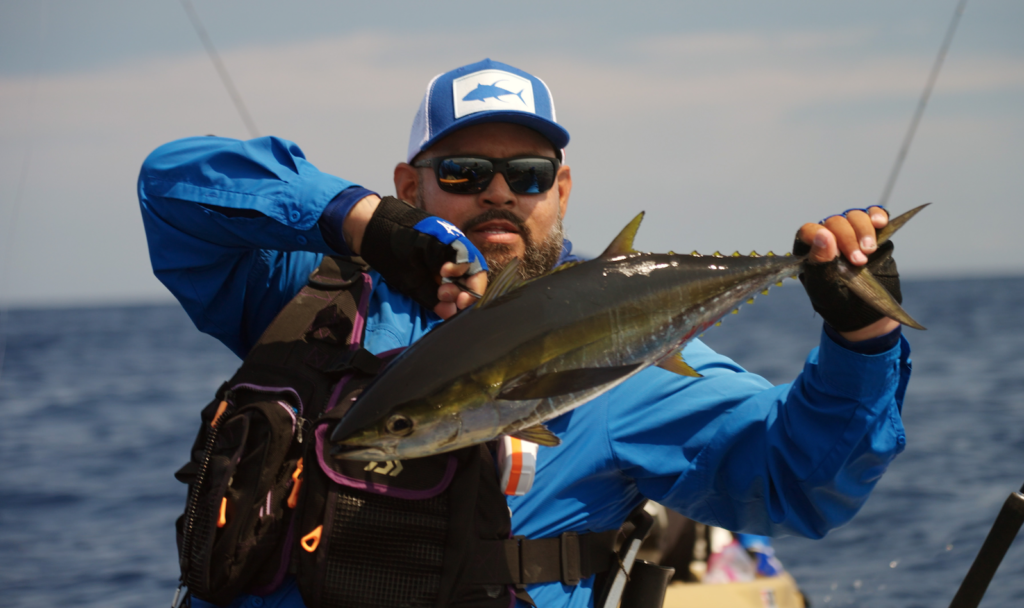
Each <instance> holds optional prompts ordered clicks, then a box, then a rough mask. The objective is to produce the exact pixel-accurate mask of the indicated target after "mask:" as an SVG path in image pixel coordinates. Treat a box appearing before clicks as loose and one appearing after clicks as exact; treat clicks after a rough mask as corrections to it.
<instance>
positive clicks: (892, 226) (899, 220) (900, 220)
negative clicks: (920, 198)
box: [875, 203, 931, 245]
mask: <svg viewBox="0 0 1024 608" xmlns="http://www.w3.org/2000/svg"><path fill="white" fill-rule="evenodd" d="M928 205H931V203H925V204H923V205H921V206H919V207H914V208H913V209H911V210H910V211H907V212H906V213H904V214H902V215H898V216H896V217H894V218H892V219H891V220H889V223H888V224H887V225H886V226H885V228H882V229H881V230H879V231H878V234H876V235H875V240H876V241H878V244H879V245H882V244H884V243H885V242H886V241H888V240H889V238H890V237H892V235H893V234H894V233H895V232H896V231H897V230H899V229H900V228H902V227H903V225H904V224H906V223H907V222H909V221H910V218H912V217H914V216H915V215H917V214H918V212H920V211H921V210H922V209H924V208H925V207H927V206H928Z"/></svg>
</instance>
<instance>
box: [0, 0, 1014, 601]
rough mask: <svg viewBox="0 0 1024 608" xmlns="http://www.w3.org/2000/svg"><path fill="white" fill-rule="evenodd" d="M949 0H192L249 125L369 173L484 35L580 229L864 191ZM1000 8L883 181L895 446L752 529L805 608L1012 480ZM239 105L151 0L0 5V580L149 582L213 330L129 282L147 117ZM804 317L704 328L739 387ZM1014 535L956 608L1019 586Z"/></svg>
mask: <svg viewBox="0 0 1024 608" xmlns="http://www.w3.org/2000/svg"><path fill="white" fill-rule="evenodd" d="M955 4H956V2H955V1H953V0H949V1H942V2H937V1H934V0H895V1H889V2H882V1H877V2H860V3H845V4H842V5H838V4H836V3H827V4H826V3H820V2H811V1H807V2H802V1H790V2H777V3H770V4H768V3H758V2H753V1H745V2H740V1H736V2H716V3H705V2H683V1H673V2H669V1H665V2H636V3H632V4H630V5H629V7H626V6H625V5H624V4H622V3H613V2H603V1H599V0H594V1H590V2H586V3H584V2H559V3H544V2H533V1H530V0H525V1H521V2H517V3H514V4H508V3H503V4H497V3H493V4H492V3H486V2H480V3H477V4H472V3H468V4H467V3H466V2H458V3H456V2H446V1H439V2H431V3H406V2H377V3H354V2H331V1H327V0H307V1H305V2H301V3H284V2H271V1H269V0H246V1H242V0H217V1H213V0H194V2H193V5H194V8H195V11H196V13H197V15H198V16H199V17H200V19H201V21H202V24H203V26H204V27H205V30H206V32H207V33H208V35H209V37H210V39H211V40H212V41H213V43H214V44H215V45H216V48H217V50H218V52H219V55H220V58H221V59H222V61H223V65H224V66H225V67H226V69H227V71H228V73H229V74H230V77H231V79H232V80H233V82H234V85H235V87H236V88H237V90H238V92H239V94H240V95H241V97H242V99H244V103H245V105H246V106H247V107H248V110H249V113H250V114H251V116H252V120H253V123H254V124H255V126H256V129H257V130H258V132H259V133H260V134H263V135H268V134H273V135H277V136H280V137H284V138H286V139H290V140H292V141H295V142H296V143H298V144H299V146H300V147H301V148H302V149H303V150H304V152H305V154H306V156H307V158H309V160H310V161H311V162H313V163H314V164H315V165H316V166H318V167H319V168H320V169H321V170H324V171H327V172H331V173H334V174H337V175H339V176H342V177H345V178H347V179H350V180H353V181H356V182H358V183H361V184H363V185H365V186H366V187H369V188H372V189H376V190H378V191H379V192H381V193H382V194H385V193H390V192H392V185H391V172H392V168H393V167H394V165H395V163H397V162H398V161H400V160H402V159H403V158H404V155H405V149H406V144H407V139H408V133H409V128H410V126H411V123H412V117H413V114H414V113H415V110H416V108H417V105H418V103H419V100H420V98H421V96H422V94H423V91H424V88H425V87H426V84H427V82H428V81H429V80H430V79H431V78H432V77H433V76H434V75H435V74H437V73H440V72H442V71H446V70H448V69H451V68H454V67H457V66H460V65H463V64H466V63H470V62H472V61H477V60H479V59H482V58H483V57H491V58H493V59H497V60H500V61H504V62H507V63H510V64H512V65H515V66H517V67H520V68H523V69H525V70H528V71H530V72H532V73H534V74H536V75H538V76H539V77H541V78H542V79H544V80H545V81H546V82H547V84H548V85H549V86H550V87H551V89H552V91H553V93H554V97H555V101H556V104H557V111H558V118H559V121H560V122H561V123H562V124H563V125H564V126H565V127H566V128H567V129H568V130H569V132H570V134H571V135H572V141H571V143H570V144H569V147H568V149H567V153H568V162H569V164H570V165H571V166H572V168H573V175H574V190H573V197H572V202H571V204H570V208H569V213H568V216H567V221H566V227H567V231H568V234H569V237H570V238H571V239H572V240H573V241H574V242H575V244H576V248H577V250H578V251H579V252H581V253H582V254H584V255H596V254H597V253H599V252H600V251H602V250H603V249H604V247H605V245H606V244H607V243H608V241H610V240H611V238H612V237H613V236H614V235H615V234H617V233H618V231H619V229H621V227H622V226H623V225H624V224H625V223H626V222H627V221H628V220H629V219H631V218H632V217H633V216H634V215H635V214H636V213H637V212H638V211H640V210H646V211H647V219H646V223H645V224H644V225H643V226H642V228H641V231H640V234H639V236H638V239H637V246H638V248H641V249H647V250H652V251H665V250H669V249H674V250H678V251H690V250H692V249H698V250H700V251H703V252H711V251H714V250H721V251H723V252H725V251H732V250H734V249H739V250H741V251H743V252H748V251H750V250H751V249H756V250H758V251H761V252H764V251H766V250H769V249H773V250H775V251H776V252H781V251H788V250H789V247H790V245H791V243H792V235H793V233H794V231H795V230H796V228H797V227H799V225H800V224H802V223H803V222H806V221H816V220H818V219H821V218H822V217H824V216H826V215H829V214H831V213H834V212H837V211H842V210H844V209H847V208H850V207H862V206H866V205H870V204H873V203H875V202H877V201H878V200H879V197H880V195H881V193H882V190H883V186H884V185H885V182H886V179H887V178H888V176H889V172H890V170H891V168H892V166H893V162H894V160H895V158H896V155H897V150H898V148H899V146H900V143H901V142H902V140H903V137H904V134H905V133H906V131H907V127H908V124H909V122H910V118H911V116H912V114H913V112H914V109H915V107H916V105H917V103H918V97H919V95H920V92H921V90H922V88H923V86H924V83H925V80H926V78H927V76H928V73H929V70H930V69H931V67H932V64H933V62H934V60H935V55H936V52H937V51H938V48H939V45H940V43H941V42H942V39H943V36H944V34H945V32H946V28H947V27H948V25H949V22H950V17H951V16H952V13H953V10H954V6H955ZM1022 26H1024V4H1021V3H1020V2H1016V1H1012V0H1011V1H998V0H990V1H980V0H979V1H976V2H972V3H969V4H968V6H967V10H966V12H965V13H964V15H963V19H962V20H961V22H960V24H959V29H958V31H957V34H956V38H955V40H954V42H953V45H952V48H951V50H950V53H949V55H948V57H947V59H946V62H945V65H944V67H943V70H942V73H941V75H940V77H939V79H938V83H937V86H936V88H935V91H934V93H933V95H932V98H931V101H930V103H929V106H928V109H927V111H926V112H925V115H924V118H923V120H922V122H921V125H920V128H919V130H918V133H917V138H916V140H915V142H914V145H913V147H912V148H911V151H910V154H909V156H908V158H907V161H906V164H905V165H904V167H903V172H902V175H901V177H900V179H899V181H898V182H897V184H896V187H895V190H894V191H893V194H892V198H891V200H890V205H889V206H890V209H892V210H893V211H894V212H901V211H903V210H906V209H909V208H910V207H913V206H916V205H918V204H921V203H924V202H933V203H935V204H934V205H932V206H931V207H929V208H928V210H926V211H925V212H924V213H923V214H921V215H920V216H919V217H918V218H917V219H915V220H914V222H913V223H911V224H910V225H909V226H908V227H907V228H906V229H905V230H904V231H902V232H901V233H900V235H899V237H898V238H897V247H898V249H897V259H898V261H899V265H900V270H901V273H902V274H903V276H904V277H905V287H904V293H905V298H906V300H905V302H906V306H907V309H908V310H909V311H910V312H911V314H912V315H914V316H915V318H917V319H918V320H920V321H921V322H922V323H923V324H924V325H926V326H928V327H929V331H928V332H924V333H918V332H912V334H911V332H909V331H908V337H909V338H910V340H911V343H912V345H913V347H914V362H915V375H914V378H913V381H912V383H911V387H910V390H909V392H908V396H907V402H906V405H905V408H904V423H905V426H906V428H907V436H908V447H907V451H906V452H905V453H904V454H903V455H902V456H901V457H900V458H899V459H897V460H896V462H895V463H894V465H893V466H892V467H891V470H890V471H889V472H888V474H887V475H886V476H885V477H883V479H882V481H881V482H880V483H879V486H878V488H877V489H876V491H875V493H874V494H873V496H872V498H871V499H870V500H869V501H868V504H867V506H866V507H865V508H864V510H863V511H862V513H861V514H860V515H859V516H858V517H857V518H855V519H854V521H853V522H852V523H851V524H849V525H848V526H845V527H843V528H840V529H839V530H836V531H834V532H832V533H831V534H830V535H829V536H828V537H827V538H826V539H824V540H822V541H809V540H803V539H792V538H787V539H780V540H779V541H777V548H778V553H779V556H780V557H781V559H782V561H783V563H784V564H785V565H786V566H787V567H788V568H789V569H790V570H791V571H792V572H793V574H794V576H795V577H796V579H797V581H798V583H800V585H801V586H802V587H803V588H804V590H805V592H807V594H808V597H809V598H810V599H811V601H812V603H813V604H814V605H816V606H821V605H829V606H831V605H841V606H847V605H854V606H883V607H892V608H896V607H905V606H934V605H944V604H946V603H948V601H949V600H950V599H951V598H952V595H953V593H954V592H955V590H956V587H957V585H958V584H959V581H960V579H961V578H962V577H963V574H964V573H965V572H966V570H967V567H968V566H969V565H970V563H971V561H972V560H973V558H974V555H975V553H976V552H977V549H978V547H980V544H981V541H982V540H983V538H984V535H985V533H986V532H987V530H988V527H989V526H990V525H991V521H992V519H993V518H994V517H995V514H996V512H997V511H998V509H999V507H1000V505H1001V504H1002V502H1003V500H1004V499H1005V498H1006V496H1007V495H1008V494H1009V493H1010V492H1011V491H1013V490H1015V489H1017V488H1019V487H1020V484H1021V483H1022V481H1024V467H1022V466H1021V463H1024V407H1022V406H1021V405H1020V402H1021V398H1022V397H1024V323H1022V322H1021V320H1020V315H1019V311H1020V310H1021V308H1024V259H1022V256H1021V255H1020V251H1021V246H1020V244H1019V243H1020V239H1019V238H1018V235H1017V232H1016V231H1017V226H1019V225H1021V224H1022V220H1024V205H1022V203H1024V171H1022V169H1021V168H1022V166H1024V162H1022V161H1024V111H1022V109H1024V36H1021V31H1022ZM207 133H213V134H217V135H221V136H229V137H237V138H246V137H249V131H248V130H247V128H246V125H245V123H244V122H243V120H242V118H241V117H240V115H239V112H238V111H237V110H236V107H235V105H234V104H233V103H232V99H231V97H230V96H229V94H228V92H227V91H226V89H225V86H224V84H223V83H222V81H221V79H220V77H219V76H218V73H217V71H216V69H215V67H214V64H213V63H212V62H211V60H210V58H209V56H208V55H207V53H206V52H205V50H204V47H203V45H202V42H201V40H200V37H199V35H198V34H197V32H196V29H195V28H194V27H193V24H192V23H191V22H190V20H189V17H188V14H187V12H186V10H185V9H184V7H183V5H182V3H181V2H179V1H178V0H151V1H149V2H145V3H142V2H132V1H129V0H121V1H117V0H81V1H75V2H72V1H70V0H66V1H58V0H50V1H40V0H34V1H29V0H0V417H2V422H0V462H2V463H3V465H2V466H0V605H3V606H7V605H11V606H51V605H66V604H69V603H71V602H75V603H77V604H80V605H87V606H92V605H95V606H99V605H103V606H142V605H146V606H148V605H152V604H153V603H154V602H158V603H164V602H168V601H169V600H170V597H171V595H172V593H173V588H174V585H175V582H176V579H177V572H176V556H175V551H174V548H173V531H172V527H171V526H172V523H173V520H174V518H175V517H176V516H177V514H178V513H180V511H181V508H182V503H183V500H184V487H183V486H181V485H180V484H178V483H177V482H175V481H174V480H173V478H172V477H171V474H172V473H173V471H174V470H176V469H177V468H178V467H179V466H180V465H181V464H182V463H183V462H184V460H185V458H186V455H187V450H188V446H189V445H190V444H191V441H192V438H193V437H194V432H195V427H196V424H197V422H198V411H199V409H200V407H201V406H202V405H204V404H205V403H206V402H207V401H208V399H209V396H210V395H211V394H212V392H213V391H214V390H215V388H216V387H217V386H218V385H219V383H220V382H222V381H223V380H224V379H225V378H227V377H229V376H230V375H231V373H232V372H233V370H234V369H235V367H236V366H237V364H238V361H237V359H236V358H235V357H234V356H233V355H231V354H230V353H229V352H228V351H227V350H226V349H225V348H224V347H223V346H221V345H220V344H219V343H217V342H216V341H214V340H212V339H211V338H208V337H206V336H203V335H201V334H199V333H198V332H196V331H195V330H194V328H193V327H192V325H191V323H190V322H189V321H188V319H187V317H185V315H184V313H183V312H182V311H181V310H180V308H179V307H178V306H177V305H176V304H174V303H173V300H171V298H170V296H169V295H168V294H167V292H166V291H165V290H164V288H163V287H162V286H161V285H160V284H159V283H158V282H157V281H156V280H155V279H154V278H153V276H152V272H151V270H150V267H149V261H148V255H147V252H146V246H145V237H144V234H143V230H142V224H141V221H140V215H139V212H138V209H137V200H136V196H135V182H136V177H137V174H138V169H139V166H140V164H141V162H142V160H143V159H144V158H145V156H146V155H147V154H148V153H149V152H150V151H151V150H152V149H154V148H155V147H157V146H158V145H160V144H162V143H165V142H167V141H170V140H172V139H175V138H178V137H185V136H191V135H203V134H207ZM791 283H792V282H791ZM819 332H820V319H818V318H817V317H815V316H814V315H813V311H811V309H810V307H809V305H808V304H807V302H806V297H805V296H804V294H803V292H802V290H801V289H799V287H795V286H794V285H790V286H787V287H785V288H781V289H773V291H772V294H771V295H770V296H768V297H766V298H759V299H758V303H757V304H755V305H754V306H749V307H747V306H745V307H743V310H742V312H741V314H740V315H738V316H736V317H731V316H730V317H729V319H728V320H727V322H726V323H725V324H724V325H723V326H722V327H721V328H716V329H714V330H711V331H709V332H708V334H707V335H706V336H705V339H706V341H707V342H708V343H709V344H711V346H713V347H715V348H716V349H718V350H720V351H721V352H723V353H725V354H727V355H729V356H731V357H733V358H735V359H736V360H737V361H739V362H740V363H741V364H743V365H745V366H746V367H748V368H749V369H751V370H753V371H756V372H758V373H761V374H763V375H765V376H766V377H767V378H768V379H769V380H771V381H773V382H786V381H788V380H790V379H792V377H793V376H794V375H795V374H796V373H798V372H799V370H800V368H801V365H802V361H803V358H804V357H805V356H806V353H807V351H808V350H809V349H810V348H812V347H813V346H814V345H815V344H816V343H817V340H818V337H819ZM1021 545H1024V542H1021V541H1018V544H1017V545H1016V546H1015V547H1014V548H1013V549H1012V550H1011V552H1010V555H1009V556H1008V557H1007V559H1006V562H1004V564H1003V567H1002V569H1001V570H1000V573H999V575H998V576H997V578H996V580H995V582H994V583H993V588H992V591H991V592H990V595H989V597H988V598H987V599H986V603H985V604H984V605H986V606H1014V605H1017V604H1016V602H1017V601H1019V599H1020V598H1021V597H1024V583H1022V582H1021V581H1024V547H1022V546H1021Z"/></svg>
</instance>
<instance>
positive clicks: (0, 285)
mask: <svg viewBox="0 0 1024 608" xmlns="http://www.w3.org/2000/svg"><path fill="white" fill-rule="evenodd" d="M48 9H49V2H47V1H46V0H44V1H43V2H40V3H39V36H38V38H37V40H36V52H35V57H34V58H35V66H33V68H32V84H31V86H30V87H29V92H28V121H27V122H26V123H25V124H27V125H28V141H27V142H26V143H25V159H24V160H23V161H22V163H21V175H19V176H18V188H17V190H15V191H14V201H13V203H12V204H11V219H10V221H9V222H8V223H7V234H6V236H5V237H4V253H3V270H2V273H0V295H2V294H5V293H7V285H8V281H10V278H11V266H12V264H11V258H12V257H13V255H14V235H15V234H16V232H17V229H16V228H17V224H18V213H19V211H20V210H21V200H22V198H24V196H25V185H26V184H27V183H28V173H29V168H30V167H31V166H32V142H33V141H34V140H35V132H36V121H35V113H36V112H35V109H36V97H37V96H38V94H39V72H40V65H41V63H42V61H41V60H40V57H41V56H42V51H43V48H44V47H43V43H44V42H45V40H46V25H47V13H48ZM9 310H10V303H9V302H7V301H6V300H0V379H2V377H3V371H4V358H5V356H6V354H7V318H8V311H9Z"/></svg>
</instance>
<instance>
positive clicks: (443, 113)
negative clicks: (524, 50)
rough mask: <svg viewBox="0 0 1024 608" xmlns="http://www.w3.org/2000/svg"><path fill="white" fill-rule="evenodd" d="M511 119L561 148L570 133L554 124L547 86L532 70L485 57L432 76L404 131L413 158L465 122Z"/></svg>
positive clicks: (477, 122) (556, 148)
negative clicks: (410, 122)
mask: <svg viewBox="0 0 1024 608" xmlns="http://www.w3.org/2000/svg"><path fill="white" fill-rule="evenodd" d="M487 122H510V123H514V124H518V125H523V126H525V127H529V128H531V129H533V130H534V131H537V132H539V133H540V134H541V135H543V136H544V137H546V138H548V139H549V140H550V141H551V143H552V144H553V145H554V146H555V150H561V149H562V148H564V147H565V146H566V145H567V144H568V143H569V132H568V131H566V130H565V129H564V128H562V126H561V125H559V124H558V123H557V122H555V102H554V100H553V99H552V98H551V89H549V88H548V85H546V84H544V81H543V80H541V79H540V78H537V77H536V76H533V75H532V74H529V73H527V72H524V71H523V70H520V69H518V68H514V67H512V66H510V65H508V64H505V63H501V62H499V61H492V60H490V59H484V60H483V61H478V62H477V63H471V64H469V65H465V66H462V67H461V68H456V69H454V70H452V71H450V72H445V73H444V74H438V75H437V76H434V79H433V80H431V81H430V83H429V84H428V85H427V92H426V94H424V95H423V101H422V102H420V109H419V111H417V112H416V119H415V120H413V123H412V132H411V133H410V134H409V152H408V157H407V158H406V160H407V161H408V162H412V159H413V158H415V157H416V155H417V154H419V153H420V152H422V151H423V150H425V149H427V148H429V147H430V146H432V145H433V144H434V142H436V141H437V140H439V139H441V138H442V137H444V136H446V135H448V134H449V133H452V132H454V131H458V130H459V129H462V128H465V127H468V126H470V125H478V124H482V123H487Z"/></svg>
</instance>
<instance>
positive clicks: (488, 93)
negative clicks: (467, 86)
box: [462, 80, 526, 104]
mask: <svg viewBox="0 0 1024 608" xmlns="http://www.w3.org/2000/svg"><path fill="white" fill-rule="evenodd" d="M499 82H501V81H500V80H495V81H494V83H493V84H483V83H479V84H477V85H476V88H475V89H473V90H472V91H470V92H469V93H467V94H466V96H465V97H463V98H462V101H484V100H486V99H492V98H493V99H497V100H498V101H502V100H501V99H499V98H500V97H504V96H505V95H515V96H516V97H518V98H519V101H522V102H523V103H524V104H525V103H526V100H524V99H523V90H525V89H523V90H520V91H519V92H518V93H513V92H512V91H509V90H508V89H503V88H501V87H499V86H497V84H498V83H499Z"/></svg>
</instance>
